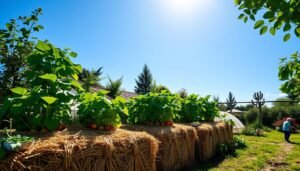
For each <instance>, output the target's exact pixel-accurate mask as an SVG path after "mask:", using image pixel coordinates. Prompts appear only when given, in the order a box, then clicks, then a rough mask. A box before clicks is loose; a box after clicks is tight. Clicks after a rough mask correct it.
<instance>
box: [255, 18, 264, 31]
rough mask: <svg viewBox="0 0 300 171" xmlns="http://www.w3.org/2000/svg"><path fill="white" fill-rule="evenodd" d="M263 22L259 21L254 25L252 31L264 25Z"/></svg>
mask: <svg viewBox="0 0 300 171" xmlns="http://www.w3.org/2000/svg"><path fill="white" fill-rule="evenodd" d="M264 23H265V22H264V20H259V21H257V22H256V23H255V24H254V29H258V28H260V27H262V26H263V25H264Z"/></svg>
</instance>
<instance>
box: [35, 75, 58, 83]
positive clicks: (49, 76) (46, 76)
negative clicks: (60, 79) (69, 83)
mask: <svg viewBox="0 0 300 171" xmlns="http://www.w3.org/2000/svg"><path fill="white" fill-rule="evenodd" d="M39 77H40V78H42V79H45V80H49V81H52V82H55V81H56V80H57V76H56V75H55V74H44V75H41V76H39Z"/></svg>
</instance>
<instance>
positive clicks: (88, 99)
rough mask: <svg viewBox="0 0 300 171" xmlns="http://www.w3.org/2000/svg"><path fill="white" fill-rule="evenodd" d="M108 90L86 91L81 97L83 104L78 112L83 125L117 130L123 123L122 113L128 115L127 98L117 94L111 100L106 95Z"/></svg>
mask: <svg viewBox="0 0 300 171" xmlns="http://www.w3.org/2000/svg"><path fill="white" fill-rule="evenodd" d="M107 93H108V91H105V90H100V91H99V92H98V93H85V94H82V95H81V97H80V101H81V104H80V106H79V110H78V114H79V120H80V122H81V123H82V124H83V125H86V126H88V127H90V128H93V129H96V128H99V129H104V130H107V131H110V130H115V129H116V127H119V126H120V125H121V118H120V115H119V114H121V113H123V114H126V115H128V109H127V107H126V105H125V102H126V100H125V99H124V98H122V97H120V96H117V97H116V98H115V99H113V100H109V99H108V98H107V97H106V96H105V95H106V94H107Z"/></svg>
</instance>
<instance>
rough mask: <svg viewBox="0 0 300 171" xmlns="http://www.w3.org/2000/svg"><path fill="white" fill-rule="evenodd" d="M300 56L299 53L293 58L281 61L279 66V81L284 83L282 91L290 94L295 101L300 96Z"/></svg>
mask: <svg viewBox="0 0 300 171" xmlns="http://www.w3.org/2000/svg"><path fill="white" fill-rule="evenodd" d="M299 69H300V54H299V53H298V52H296V53H294V54H292V55H291V57H290V58H289V59H288V58H283V59H281V62H280V65H279V73H278V77H279V80H281V81H284V83H283V84H282V85H281V86H280V90H281V91H282V92H284V93H287V94H289V95H290V96H292V97H293V98H294V99H296V100H297V99H298V98H299V96H300V72H299Z"/></svg>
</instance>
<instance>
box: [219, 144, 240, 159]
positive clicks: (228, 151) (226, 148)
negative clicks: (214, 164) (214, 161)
mask: <svg viewBox="0 0 300 171" xmlns="http://www.w3.org/2000/svg"><path fill="white" fill-rule="evenodd" d="M216 153H217V155H218V156H221V157H226V156H229V155H235V154H236V151H235V146H234V144H233V143H227V144H219V145H218V146H217V148H216Z"/></svg>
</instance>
